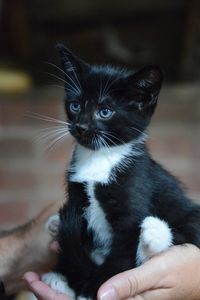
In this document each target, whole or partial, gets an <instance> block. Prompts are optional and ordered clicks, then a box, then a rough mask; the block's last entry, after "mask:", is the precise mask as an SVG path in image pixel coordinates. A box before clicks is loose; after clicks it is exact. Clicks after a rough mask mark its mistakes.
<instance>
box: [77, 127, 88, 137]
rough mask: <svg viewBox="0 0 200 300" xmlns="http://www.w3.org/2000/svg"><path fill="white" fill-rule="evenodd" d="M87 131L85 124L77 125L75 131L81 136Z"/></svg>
mask: <svg viewBox="0 0 200 300" xmlns="http://www.w3.org/2000/svg"><path fill="white" fill-rule="evenodd" d="M87 130H88V126H87V125H86V124H77V125H76V131H77V132H78V133H79V134H80V135H82V134H84V133H85V132H86V131H87Z"/></svg>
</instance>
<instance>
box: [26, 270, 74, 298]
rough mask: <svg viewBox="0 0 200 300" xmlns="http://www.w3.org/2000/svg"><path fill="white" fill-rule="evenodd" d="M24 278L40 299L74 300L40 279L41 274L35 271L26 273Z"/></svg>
mask: <svg viewBox="0 0 200 300" xmlns="http://www.w3.org/2000/svg"><path fill="white" fill-rule="evenodd" d="M24 279H25V281H26V282H27V284H28V287H29V289H30V290H31V291H32V292H33V293H34V294H35V296H36V297H37V298H38V300H72V299H71V298H70V297H68V296H67V295H62V294H57V293H56V292H55V291H54V290H52V289H51V288H50V287H49V286H48V285H46V284H45V283H44V282H42V281H40V280H39V276H38V275H37V274H35V273H32V272H28V273H26V274H25V275H24Z"/></svg>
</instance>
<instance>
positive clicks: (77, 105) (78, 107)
mask: <svg viewBox="0 0 200 300" xmlns="http://www.w3.org/2000/svg"><path fill="white" fill-rule="evenodd" d="M69 109H70V111H71V112H72V113H75V114H77V113H79V112H80V110H81V105H80V103H79V102H78V101H73V102H71V103H70V105H69Z"/></svg>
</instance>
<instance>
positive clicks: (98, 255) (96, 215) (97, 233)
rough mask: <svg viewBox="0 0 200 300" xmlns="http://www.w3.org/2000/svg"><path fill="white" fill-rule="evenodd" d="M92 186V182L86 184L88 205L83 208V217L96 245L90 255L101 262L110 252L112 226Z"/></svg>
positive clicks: (97, 261)
mask: <svg viewBox="0 0 200 300" xmlns="http://www.w3.org/2000/svg"><path fill="white" fill-rule="evenodd" d="M94 188H95V186H94V183H88V184H87V185H86V192H87V195H88V198H89V202H90V205H89V206H88V207H87V209H86V210H85V213H84V217H85V218H86V220H87V222H88V230H92V231H93V232H94V242H95V244H96V245H97V246H98V248H97V249H95V250H94V251H93V253H92V254H91V257H92V258H93V260H94V261H95V262H96V263H98V264H101V263H102V262H103V260H104V257H105V256H106V255H107V254H108V253H109V252H110V247H111V243H112V227H111V226H110V224H109V223H108V221H107V220H106V216H105V213H104V211H103V209H102V208H101V206H100V204H99V202H98V201H97V199H96V197H95V191H94Z"/></svg>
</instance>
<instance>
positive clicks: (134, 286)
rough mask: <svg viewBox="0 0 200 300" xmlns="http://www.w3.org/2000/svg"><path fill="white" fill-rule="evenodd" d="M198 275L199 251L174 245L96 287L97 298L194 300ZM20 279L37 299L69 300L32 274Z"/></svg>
mask: <svg viewBox="0 0 200 300" xmlns="http://www.w3.org/2000/svg"><path fill="white" fill-rule="evenodd" d="M199 277H200V250H199V249H198V248H197V247H195V246H193V245H189V244H188V245H184V246H175V247H172V248H170V249H169V250H168V251H167V252H165V253H163V254H161V255H158V256H156V257H154V258H152V259H150V260H149V261H148V262H146V263H145V264H143V265H141V266H140V267H138V268H135V269H132V270H129V271H126V272H123V273H120V274H118V275H116V276H114V277H112V278H111V279H109V280H108V281H107V282H105V283H104V284H103V285H102V286H101V287H100V289H99V291H98V299H100V300H114V299H117V300H120V299H135V300H157V299H158V300H160V299H162V300H171V299H173V300H183V299H187V300H198V299H200V286H199ZM24 278H25V280H26V282H27V283H28V287H29V289H30V290H31V291H32V292H34V293H35V295H36V296H37V297H38V299H39V300H72V299H71V298H69V297H68V296H67V295H63V294H56V293H55V291H53V290H52V289H51V288H49V287H48V286H47V285H46V284H45V283H43V282H41V281H40V280H39V277H38V276H37V275H36V274H35V273H27V274H26V275H25V277H24ZM109 291H110V292H111V293H110V295H109Z"/></svg>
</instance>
